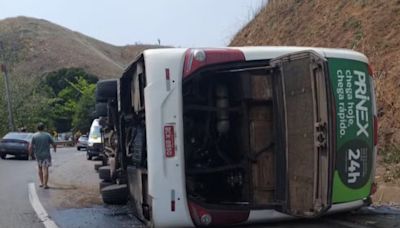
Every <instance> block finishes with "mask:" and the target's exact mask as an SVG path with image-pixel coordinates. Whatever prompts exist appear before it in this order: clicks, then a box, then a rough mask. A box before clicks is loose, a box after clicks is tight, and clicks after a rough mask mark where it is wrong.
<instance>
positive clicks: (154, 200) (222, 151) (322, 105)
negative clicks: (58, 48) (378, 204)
mask: <svg viewBox="0 0 400 228" xmlns="http://www.w3.org/2000/svg"><path fill="white" fill-rule="evenodd" d="M102 83H110V82H107V81H106V82H102V81H100V82H99V83H98V91H97V95H98V97H100V98H102V99H100V98H99V99H97V100H98V102H100V103H101V102H102V103H103V106H104V105H105V106H106V107H107V108H108V111H106V112H105V111H103V115H104V118H105V119H107V120H106V121H103V123H104V124H106V125H108V126H109V129H111V130H110V132H108V135H109V140H108V141H109V142H110V143H109V147H112V149H111V151H112V152H111V153H109V154H111V155H110V156H109V159H110V161H109V162H108V163H107V164H108V166H105V167H101V168H100V169H99V171H100V170H102V172H103V174H102V176H103V177H104V176H105V175H104V172H108V173H109V174H107V175H106V176H107V180H106V179H104V178H102V179H103V180H106V183H104V181H103V182H102V186H101V193H102V196H103V199H105V202H107V203H124V202H126V200H127V198H128V196H130V198H131V199H132V200H133V204H134V205H135V207H136V209H137V210H136V211H137V213H138V214H137V216H138V217H139V218H140V219H141V220H143V221H144V222H146V223H147V224H148V225H149V226H169V227H188V226H215V225H233V224H245V223H252V222H268V221H276V220H282V219H289V218H294V217H303V218H314V217H318V216H321V215H324V214H326V213H331V212H339V211H349V210H353V209H357V208H359V207H361V206H363V205H365V204H368V203H369V202H370V195H371V194H373V190H374V169H375V156H376V145H377V118H376V104H375V97H374V86H373V79H372V72H371V70H370V67H369V65H368V59H367V58H366V57H365V56H364V55H363V54H361V53H358V52H355V51H352V50H346V49H328V48H308V47H232V48H222V49H181V48H179V49H178V48H172V49H153V50H146V51H144V52H143V53H142V54H140V55H139V56H138V57H137V58H136V59H135V61H134V62H133V63H132V64H131V65H130V66H129V67H128V68H127V69H126V71H125V72H124V73H123V75H122V77H121V78H120V79H118V80H115V81H114V82H113V84H114V86H105V84H102ZM99 87H101V88H100V89H99ZM110 90H111V92H110ZM105 141H107V140H105ZM108 177H109V178H108ZM107 183H108V184H107ZM121 195H123V197H121Z"/></svg>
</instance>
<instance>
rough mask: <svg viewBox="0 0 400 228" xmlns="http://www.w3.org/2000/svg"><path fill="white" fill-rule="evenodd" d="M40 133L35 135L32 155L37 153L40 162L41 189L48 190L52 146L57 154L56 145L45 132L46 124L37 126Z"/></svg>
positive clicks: (31, 150) (30, 151)
mask: <svg viewBox="0 0 400 228" xmlns="http://www.w3.org/2000/svg"><path fill="white" fill-rule="evenodd" d="M37 129H38V132H36V133H35V134H33V137H32V143H31V148H30V150H29V153H30V155H32V152H33V153H35V156H36V160H37V162H38V171H39V179H40V187H44V188H45V189H48V188H49V186H48V185H47V182H48V180H49V167H50V166H51V155H50V145H53V148H54V152H56V148H57V146H56V144H55V142H54V140H53V138H52V137H51V136H50V134H49V133H47V132H45V131H44V124H43V123H39V124H38V126H37Z"/></svg>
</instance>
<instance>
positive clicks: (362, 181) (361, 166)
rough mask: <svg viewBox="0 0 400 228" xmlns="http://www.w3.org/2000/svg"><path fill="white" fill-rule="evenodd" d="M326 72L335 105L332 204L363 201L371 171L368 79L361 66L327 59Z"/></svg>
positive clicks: (370, 113) (371, 126) (349, 61)
mask: <svg viewBox="0 0 400 228" xmlns="http://www.w3.org/2000/svg"><path fill="white" fill-rule="evenodd" d="M328 68H329V75H330V79H331V83H332V86H333V93H334V97H335V102H336V143H337V144H336V146H337V148H336V154H335V156H336V164H335V166H336V167H335V173H334V180H333V192H332V194H333V195H332V197H333V198H332V201H333V203H340V202H349V201H354V200H358V199H362V198H365V197H367V196H368V195H369V193H370V188H371V171H372V170H371V169H372V167H373V164H372V163H373V162H374V161H373V159H374V158H373V138H374V136H373V110H372V102H373V100H372V99H373V97H372V95H371V79H370V77H369V75H368V65H367V64H366V63H364V62H360V61H355V60H348V59H338V58H330V59H328Z"/></svg>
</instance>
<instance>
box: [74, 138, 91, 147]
mask: <svg viewBox="0 0 400 228" xmlns="http://www.w3.org/2000/svg"><path fill="white" fill-rule="evenodd" d="M88 139H89V138H88V136H87V135H82V136H81V137H79V139H78V142H77V143H76V149H77V150H81V149H85V150H87V146H88Z"/></svg>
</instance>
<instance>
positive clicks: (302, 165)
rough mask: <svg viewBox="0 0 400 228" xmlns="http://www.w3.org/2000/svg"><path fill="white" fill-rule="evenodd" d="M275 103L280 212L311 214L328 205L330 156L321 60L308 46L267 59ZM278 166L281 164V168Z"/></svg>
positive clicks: (325, 75)
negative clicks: (281, 172) (281, 178)
mask: <svg viewBox="0 0 400 228" xmlns="http://www.w3.org/2000/svg"><path fill="white" fill-rule="evenodd" d="M271 65H272V67H274V75H273V77H275V79H274V82H275V83H276V84H275V86H276V87H278V89H275V90H276V91H275V95H276V96H278V98H277V100H279V101H280V102H279V103H280V105H281V106H282V107H281V108H279V110H281V111H283V113H284V114H282V113H279V114H280V115H281V116H282V117H281V118H280V123H278V125H280V128H281V129H283V131H282V133H281V134H282V135H281V136H282V138H284V140H282V141H281V145H280V147H279V148H281V152H282V153H283V155H284V156H282V157H284V158H285V159H284V160H283V161H284V162H283V164H282V165H283V167H284V168H285V171H284V174H285V177H286V178H284V183H282V185H283V189H284V193H283V195H282V197H281V198H282V200H283V206H282V208H281V209H280V210H281V211H282V212H284V213H287V214H290V215H293V216H298V217H316V216H319V215H321V214H323V213H324V212H325V211H326V210H328V209H329V208H330V206H331V194H330V193H331V190H330V189H331V184H330V183H331V179H332V162H331V161H332V160H333V159H332V158H331V155H330V154H331V153H330V152H329V148H328V145H329V140H328V133H329V129H328V128H329V126H330V125H329V122H328V121H329V118H328V105H329V104H328V103H329V99H328V98H327V88H328V84H327V83H328V82H327V73H326V72H327V71H326V69H327V67H326V60H325V59H324V58H323V57H322V56H320V55H319V54H317V53H315V52H311V51H306V52H299V53H295V54H290V55H286V56H283V57H279V58H276V59H274V60H272V61H271ZM283 167H281V168H283Z"/></svg>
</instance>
